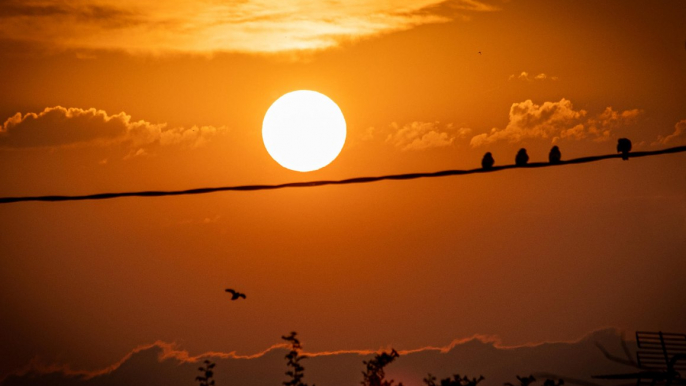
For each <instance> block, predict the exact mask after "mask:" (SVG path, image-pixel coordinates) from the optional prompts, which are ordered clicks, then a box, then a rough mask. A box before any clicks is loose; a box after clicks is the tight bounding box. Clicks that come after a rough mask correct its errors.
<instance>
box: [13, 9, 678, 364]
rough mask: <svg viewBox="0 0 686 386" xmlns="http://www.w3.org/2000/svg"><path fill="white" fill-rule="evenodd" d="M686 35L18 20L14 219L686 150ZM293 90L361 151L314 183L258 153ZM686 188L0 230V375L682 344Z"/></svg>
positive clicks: (230, 210) (405, 22)
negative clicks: (147, 351) (520, 158)
mask: <svg viewBox="0 0 686 386" xmlns="http://www.w3.org/2000/svg"><path fill="white" fill-rule="evenodd" d="M684 20H686V3H685V2H684V1H682V0H665V1H659V2H646V1H638V0H621V1H620V0H607V1H602V2H598V1H590V0H588V1H587V0H575V1H556V2H551V1H544V0H511V1H501V0H489V1H485V0H484V1H476V0H462V1H455V0H449V1H440V0H435V1H431V0H426V1H408V0H406V1H381V0H379V1H340V2H339V1H304V0H301V1H274V2H272V1H266V0H261V1H251V0H248V1H240V2H238V1H236V2H234V1H231V2H228V1H226V2H225V1H219V0H203V1H165V2H159V1H128V0H127V1H116V2H115V1H95V0H87V1H57V0H46V1H39V0H35V1H18V0H17V1H15V0H9V1H7V0H5V1H2V2H0V90H1V91H2V92H0V196H3V197H4V196H23V195H47V194H89V193H98V192H108V191H130V190H133V191H140V190H169V189H190V188H199V187H211V186H224V185H240V184H273V183H284V182H292V181H302V180H316V179H343V178H350V177H358V176H367V175H372V176H373V175H382V174H387V173H408V172H429V171H437V170H444V169H471V168H475V167H478V166H479V165H480V160H481V157H482V156H483V154H484V153H485V152H491V153H493V157H494V158H495V162H496V164H497V165H503V164H510V163H513V162H514V157H515V154H516V153H517V151H518V150H519V149H520V148H522V147H525V148H526V149H527V151H528V154H529V156H530V157H531V160H532V161H545V160H547V155H548V151H549V150H550V148H551V146H553V145H557V146H559V147H560V149H561V151H562V157H563V159H568V158H573V157H580V156H587V155H595V154H607V153H612V152H614V151H615V146H616V141H617V139H618V138H621V137H628V138H630V139H631V140H632V142H633V146H634V149H635V150H655V149H661V148H664V147H670V146H679V145H684V144H686V109H685V106H686V92H684V90H686V49H685V48H686V47H685V46H684V43H685V41H686V23H684ZM301 89H305V90H314V91H317V92H320V93H323V94H325V95H327V96H328V97H330V98H331V99H332V100H333V101H335V102H336V104H338V106H339V107H340V108H341V111H342V112H343V114H344V116H345V120H346V124H347V130H348V132H347V137H346V143H345V146H344V147H343V150H342V152H341V154H340V155H339V157H338V158H337V159H336V160H334V161H333V162H332V163H331V164H330V165H329V166H327V167H325V168H323V169H321V170H318V171H315V172H312V173H306V174H301V173H297V172H293V171H290V170H287V169H284V168H282V167H280V166H279V165H278V164H277V163H276V162H274V161H273V160H272V159H271V157H270V156H269V154H268V153H267V152H266V150H265V148H264V145H263V142H262V138H261V128H262V126H261V125H262V120H263V118H264V114H265V112H266V111H267V109H268V108H269V106H270V105H271V104H272V103H273V102H274V101H275V100H276V99H277V98H278V97H280V96H281V95H284V94H285V93H287V92H290V91H294V90H301ZM685 161H686V156H685V155H684V154H683V153H680V154H675V155H665V156H659V157H646V158H641V159H631V160H629V161H621V160H618V159H617V160H607V161H603V162H598V163H593V164H585V165H578V166H571V165H570V166H562V167H555V168H545V169H540V170H508V171H503V172H498V173H490V174H486V175H470V176H464V177H447V178H437V179H431V180H417V181H405V182H379V183H375V184H368V185H355V186H340V187H336V186H329V187H321V188H313V189H298V190H280V191H263V192H243V193H241V192H233V193H219V194H210V195H204V196H193V197H173V198H157V199H134V198H130V199H129V198H127V199H117V200H105V201H97V202H70V203H52V204H51V203H18V204H9V205H0V310H2V317H0V363H1V364H2V365H1V366H2V367H0V372H2V373H1V374H6V373H7V372H10V371H12V370H13V369H15V368H17V367H19V366H23V365H25V364H26V363H28V362H29V361H31V360H32V359H33V360H34V363H38V362H40V363H42V364H46V365H50V364H69V365H70V366H72V368H75V369H91V370H92V369H99V368H104V367H106V366H109V365H111V364H113V363H115V362H116V361H119V360H121V358H123V357H124V356H125V355H126V354H127V353H129V352H131V350H132V349H134V348H135V347H138V346H140V345H145V344H152V343H154V342H156V341H158V340H159V341H162V342H167V343H176V344H178V345H179V347H180V348H181V349H183V350H187V351H188V352H189V353H190V355H198V354H200V353H203V352H206V351H218V352H231V351H236V352H238V353H239V354H254V353H258V352H262V351H263V350H265V349H267V348H268V347H271V346H272V345H273V344H274V343H276V342H278V341H279V337H280V336H281V335H283V334H286V333H288V332H289V331H293V330H296V331H298V332H299V333H300V334H301V336H302V337H303V339H304V342H305V343H306V346H307V348H308V349H309V350H312V351H336V350H362V349H376V348H378V347H388V346H393V347H396V348H398V349H401V350H410V349H415V348H420V347H426V346H429V345H433V346H445V345H447V344H449V343H450V342H451V341H452V340H453V339H460V338H465V337H470V336H472V335H474V334H477V333H479V334H487V335H497V336H499V337H500V339H501V340H502V342H504V344H508V345H519V344H527V343H531V342H542V341H551V340H571V339H577V338H580V337H582V336H584V335H585V334H587V333H589V332H590V331H594V330H597V329H599V328H602V327H619V328H623V329H626V330H628V331H634V330H636V329H644V330H658V329H662V330H665V331H670V330H671V331H675V330H676V331H680V330H681V331H683V330H684V324H683V321H684V320H686V300H685V299H684V297H683V296H682V295H681V293H682V292H683V288H686V260H685V259H684V258H683V256H684V250H686V169H685V168H684V165H686V162H685ZM227 287H234V288H236V289H239V290H241V291H242V292H245V293H246V294H247V295H248V299H247V300H246V301H244V302H241V303H234V304H229V303H228V302H227V298H226V296H225V295H226V294H225V293H224V292H223V290H224V288H227ZM0 376H1V375H0Z"/></svg>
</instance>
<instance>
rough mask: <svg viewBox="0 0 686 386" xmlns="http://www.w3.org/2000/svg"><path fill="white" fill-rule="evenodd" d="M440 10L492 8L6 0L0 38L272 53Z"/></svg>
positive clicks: (456, 1) (54, 44) (437, 3)
mask: <svg viewBox="0 0 686 386" xmlns="http://www.w3.org/2000/svg"><path fill="white" fill-rule="evenodd" d="M446 9H448V10H449V9H454V10H456V11H459V12H487V11H495V10H498V8H497V7H496V6H494V5H491V4H488V2H487V1H485V0H392V1H366V0H353V1H345V2H323V1H322V2H316V1H315V2H312V1H307V0H283V1H277V2H272V1H266V0H247V1H234V2H217V1H213V0H199V1H193V2H188V1H183V0H171V1H164V2H149V1H133V0H119V1H113V0H105V1H102V0H99V1H96V0H84V1H79V2H70V1H63V0H28V1H26V0H21V1H19V0H6V1H3V2H0V39H6V40H13V41H26V42H29V41H30V42H32V43H40V44H43V45H44V46H46V47H49V48H52V49H55V48H57V49H95V50H99V49H104V50H123V51H127V52H142V53H165V52H193V53H210V52H247V53H276V52H284V51H301V50H320V49H326V48H330V47H335V46H337V45H339V44H340V43H341V42H342V41H347V40H351V39H352V40H354V39H359V38H365V37H371V36H375V35H379V34H385V33H390V32H395V31H402V30H408V29H411V28H414V27H417V26H420V25H424V24H432V23H442V22H447V21H450V20H452V19H451V12H445V10H446ZM456 11H453V13H454V12H456Z"/></svg>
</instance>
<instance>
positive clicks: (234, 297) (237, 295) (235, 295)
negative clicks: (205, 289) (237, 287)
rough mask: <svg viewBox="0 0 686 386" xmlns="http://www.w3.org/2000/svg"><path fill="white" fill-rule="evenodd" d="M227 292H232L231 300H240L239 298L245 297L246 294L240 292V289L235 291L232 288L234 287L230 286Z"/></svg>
mask: <svg viewBox="0 0 686 386" xmlns="http://www.w3.org/2000/svg"><path fill="white" fill-rule="evenodd" d="M226 292H228V293H230V294H231V300H238V299H239V298H243V299H245V294H242V293H240V292H238V291H234V290H232V289H230V288H227V289H226Z"/></svg>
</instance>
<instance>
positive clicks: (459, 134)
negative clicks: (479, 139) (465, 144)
mask: <svg viewBox="0 0 686 386" xmlns="http://www.w3.org/2000/svg"><path fill="white" fill-rule="evenodd" d="M391 131H392V132H391V133H390V134H388V136H387V137H386V142H387V143H390V144H392V145H393V146H395V147H396V148H398V149H400V150H403V151H405V150H425V149H428V148H433V147H445V146H450V145H452V144H453V142H454V141H455V139H456V138H465V137H466V136H467V135H468V134H469V133H471V131H472V130H471V129H469V128H459V129H456V128H455V127H454V126H453V124H452V123H450V124H448V125H445V127H444V128H443V129H441V128H440V124H439V122H418V121H417V122H411V123H408V124H406V125H404V126H403V127H400V126H399V125H398V124H397V123H395V122H393V123H392V124H391ZM369 134H370V133H369V132H368V133H367V135H369Z"/></svg>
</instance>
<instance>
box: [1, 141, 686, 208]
mask: <svg viewBox="0 0 686 386" xmlns="http://www.w3.org/2000/svg"><path fill="white" fill-rule="evenodd" d="M685 151H686V146H677V147H671V148H668V149H662V150H654V151H640V152H634V153H628V152H626V153H621V154H607V155H598V156H592V157H582V158H575V159H570V160H566V161H560V162H558V163H550V162H530V163H527V164H525V165H521V166H518V165H504V166H492V167H490V168H478V169H471V170H443V171H439V172H432V173H406V174H391V175H386V176H377V177H357V178H348V179H345V180H329V181H326V180H325V181H309V182H291V183H286V184H276V185H239V186H223V187H215V188H200V189H189V190H173V191H143V192H119V193H99V194H90V195H84V196H28V197H0V204H9V203H13V202H22V201H80V200H105V199H109V198H118V197H161V196H183V195H191V194H205V193H214V192H226V191H253V190H271V189H283V188H312V187H315V186H324V185H346V184H364V183H368V182H376V181H383V180H413V179H417V178H432V177H447V176H459V175H465V174H474V173H491V172H497V171H501V170H506V169H515V168H541V167H548V166H562V165H573V164H581V163H587V162H596V161H602V160H605V159H612V158H622V159H629V158H638V157H647V156H653V155H660V154H672V153H681V152H685Z"/></svg>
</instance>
